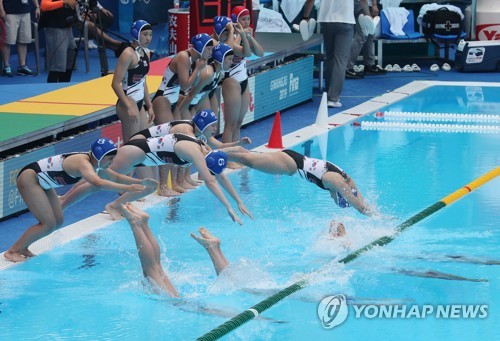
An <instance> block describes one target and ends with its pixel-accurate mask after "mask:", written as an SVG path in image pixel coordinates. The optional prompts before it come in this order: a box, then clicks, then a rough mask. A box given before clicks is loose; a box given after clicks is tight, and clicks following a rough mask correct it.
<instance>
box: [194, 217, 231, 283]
mask: <svg viewBox="0 0 500 341" xmlns="http://www.w3.org/2000/svg"><path fill="white" fill-rule="evenodd" d="M198 232H200V235H201V237H200V236H198V235H196V234H194V233H191V237H193V239H194V240H196V241H197V242H198V243H200V245H201V246H203V247H204V248H205V250H207V252H208V255H209V256H210V259H211V260H212V263H213V265H214V268H215V273H216V274H217V276H218V275H219V274H220V273H221V272H222V270H224V269H225V268H227V267H228V266H229V262H228V261H227V259H226V256H224V254H223V253H222V250H221V249H220V240H219V239H218V238H216V237H215V236H214V235H212V234H211V233H210V231H209V230H207V229H206V228H205V227H200V228H199V229H198Z"/></svg>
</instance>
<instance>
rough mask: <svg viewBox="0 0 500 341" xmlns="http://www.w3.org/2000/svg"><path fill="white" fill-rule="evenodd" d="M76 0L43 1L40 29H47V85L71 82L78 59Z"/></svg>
mask: <svg viewBox="0 0 500 341" xmlns="http://www.w3.org/2000/svg"><path fill="white" fill-rule="evenodd" d="M76 6H78V2H77V1H76V0H42V3H41V7H42V15H41V17H40V28H42V27H45V44H46V55H47V56H46V61H47V70H48V71H49V74H48V76H47V83H58V82H70V81H71V73H72V72H73V64H74V62H75V57H76V45H75V38H74V37H73V30H72V26H73V23H74V22H75V21H76Z"/></svg>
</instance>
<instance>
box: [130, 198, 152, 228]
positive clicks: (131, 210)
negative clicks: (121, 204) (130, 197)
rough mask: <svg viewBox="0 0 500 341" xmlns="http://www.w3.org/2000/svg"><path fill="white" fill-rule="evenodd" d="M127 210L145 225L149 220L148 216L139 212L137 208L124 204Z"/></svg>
mask: <svg viewBox="0 0 500 341" xmlns="http://www.w3.org/2000/svg"><path fill="white" fill-rule="evenodd" d="M125 205H126V206H127V209H128V210H129V211H130V212H132V213H134V214H135V215H137V216H138V217H140V218H141V220H142V221H143V222H144V223H146V222H147V221H148V220H149V214H147V213H146V212H144V211H143V210H141V209H140V208H139V207H137V206H134V205H132V204H131V203H129V202H128V203H126V204H125Z"/></svg>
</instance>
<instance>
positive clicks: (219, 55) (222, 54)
mask: <svg viewBox="0 0 500 341" xmlns="http://www.w3.org/2000/svg"><path fill="white" fill-rule="evenodd" d="M227 54H229V55H231V54H234V51H233V49H232V48H231V47H230V46H229V45H227V44H224V43H219V44H218V45H217V46H216V47H214V51H213V52H212V57H213V58H214V59H215V61H216V62H217V63H219V64H221V65H222V64H223V63H224V58H226V56H227Z"/></svg>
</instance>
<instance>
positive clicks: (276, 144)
mask: <svg viewBox="0 0 500 341" xmlns="http://www.w3.org/2000/svg"><path fill="white" fill-rule="evenodd" d="M266 147H267V148H278V149H283V148H285V147H283V141H282V140H281V119H280V112H279V111H277V112H276V115H275V116H274V123H273V130H271V136H269V142H268V143H267V146H266Z"/></svg>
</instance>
